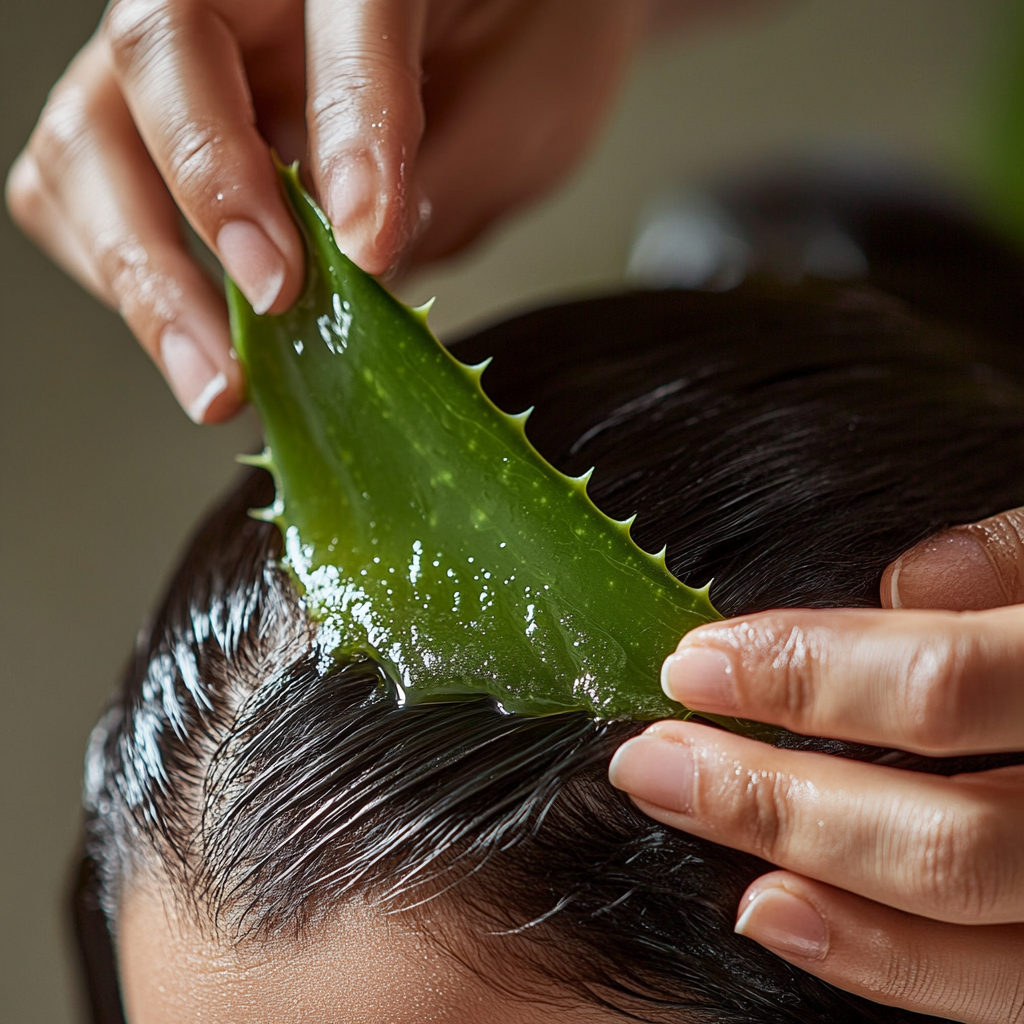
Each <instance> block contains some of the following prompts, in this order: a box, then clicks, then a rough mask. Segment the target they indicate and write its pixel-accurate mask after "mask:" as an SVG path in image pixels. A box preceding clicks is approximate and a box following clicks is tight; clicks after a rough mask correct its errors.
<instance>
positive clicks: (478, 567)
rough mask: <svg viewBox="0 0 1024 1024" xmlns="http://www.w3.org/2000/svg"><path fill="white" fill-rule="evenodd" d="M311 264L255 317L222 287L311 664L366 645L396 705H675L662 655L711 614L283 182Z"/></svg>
mask: <svg viewBox="0 0 1024 1024" xmlns="http://www.w3.org/2000/svg"><path fill="white" fill-rule="evenodd" d="M282 177H283V181H284V186H285V189H286V191H287V194H288V197H289V199H290V200H291V202H292V203H293V205H294V207H295V211H296V214H297V216H298V220H299V223H300V225H301V227H302V229H303V232H304V234H305V236H306V241H307V245H308V252H307V281H306V286H305V290H304V292H303V294H302V296H301V298H300V299H299V300H298V302H296V304H295V305H294V306H293V307H292V308H291V309H290V310H288V311H287V312H286V313H283V314H281V315H276V316H271V315H265V316H258V315H257V314H256V313H255V312H254V311H253V310H252V308H251V307H250V306H249V304H248V303H247V302H246V300H245V298H244V297H243V296H242V295H241V293H240V292H239V291H238V289H237V288H235V287H234V285H233V284H232V283H231V282H229V283H228V300H229V306H230V311H231V322H232V331H233V335H234V343H235V348H236V350H237V352H238V356H239V358H240V360H241V362H242V365H243V367H244V369H245V373H246V376H247V379H248V383H249V389H250V396H251V399H252V401H253V402H254V404H255V405H256V408H257V410H258V411H259V414H260V417H261V419H262V421H263V428H264V431H265V437H266V442H267V448H266V451H265V452H264V453H263V455H262V456H258V457H256V458H254V459H250V460H248V461H251V462H253V463H255V464H257V465H261V466H265V467H266V468H267V469H269V470H270V471H271V472H272V473H273V475H274V478H275V480H276V483H277V497H276V500H275V503H274V505H273V506H272V507H271V508H268V509H264V510H262V511H260V512H259V513H256V514H258V515H260V516H262V517H263V518H266V519H268V520H271V521H273V522H275V523H277V525H278V526H279V527H280V529H281V531H282V533H283V535H284V538H285V561H286V564H287V566H288V568H289V570H290V571H291V572H292V573H293V575H294V578H295V581H296V583H297V584H298V587H299V589H300V592H301V594H302V595H303V599H304V601H305V605H306V609H307V613H308V614H309V615H310V616H312V617H313V618H314V619H315V620H317V621H318V622H319V623H320V634H319V635H320V644H321V648H322V651H323V658H322V667H323V668H324V669H325V670H327V669H328V668H329V667H330V666H331V665H332V664H334V663H335V660H336V659H337V658H339V657H344V658H352V657H360V656H366V657H370V658H373V659H374V660H376V661H377V662H379V663H380V665H381V666H382V667H383V669H384V671H385V673H386V674H387V675H388V676H389V678H390V680H391V682H392V684H393V685H394V686H395V687H396V690H397V692H398V694H399V697H400V699H402V700H404V701H406V702H408V703H416V702H422V701H437V700H448V699H454V698H458V697H460V696H463V695H471V694H489V695H490V696H491V697H493V698H494V699H495V701H497V702H498V704H499V705H500V706H501V707H502V708H503V709H505V710H506V711H508V712H515V713H523V714H531V715H546V714H552V713H556V712H562V711H569V710H579V709H582V710H585V711H587V712H589V713H590V714H591V715H593V716H595V717H597V718H603V719H618V718H636V719H653V718H662V717H666V716H672V715H679V714H683V713H685V712H684V709H683V708H682V707H681V706H680V705H679V704H676V703H675V702H673V701H671V700H670V699H669V698H668V697H666V696H665V695H664V693H663V692H662V690H661V687H660V685H659V681H658V676H659V669H660V664H661V661H662V659H663V658H664V657H665V656H666V655H667V654H668V653H669V652H670V651H671V650H672V649H673V648H674V647H675V645H676V643H677V641H678V639H679V636H680V635H681V634H682V633H684V632H686V631H687V630H689V629H692V628H693V627H694V626H697V625H700V624H701V623H704V622H709V621H712V620H715V619H718V618H720V616H719V615H718V613H717V612H716V611H715V610H714V608H713V607H712V606H711V603H710V601H709V600H708V596H707V592H706V588H705V589H704V590H694V589H691V588H690V587H687V586H685V585H684V584H683V583H681V582H680V581H679V580H677V579H676V578H675V577H674V576H673V575H672V574H671V573H670V572H669V571H668V569H667V568H666V566H665V560H664V552H662V553H661V554H659V555H657V556H653V555H650V554H648V553H646V552H645V551H642V550H641V549H640V548H639V547H637V545H636V544H635V543H634V542H633V540H632V538H631V537H630V533H629V526H630V522H631V521H625V522H616V521H615V520H612V519H610V518H609V517H607V516H606V515H604V513H602V512H601V511H599V510H598V509H597V508H596V506H595V505H594V504H593V503H592V502H591V501H590V499H589V498H588V497H587V479H588V477H589V474H586V475H585V476H583V477H580V478H578V479H572V478H569V477H567V476H564V475H563V474H561V473H559V472H558V471H557V470H556V469H554V468H553V467H552V466H550V465H549V464H548V463H547V462H545V461H544V460H543V459H542V458H541V457H540V455H539V454H538V453H537V452H536V450H535V449H534V448H533V447H532V445H531V444H530V443H529V441H528V440H527V439H526V435H525V433H524V425H525V422H526V418H527V415H528V413H523V414H521V415H519V416H509V415H506V414H505V413H503V412H501V411H500V410H499V409H498V408H497V407H496V406H495V405H494V404H493V403H492V402H491V401H490V399H488V398H487V396H486V394H485V393H484V391H483V390H482V388H481V383H480V378H481V375H482V374H483V372H484V369H485V367H486V364H481V365H479V366H466V365H464V364H462V363H460V362H458V360H456V359H455V358H454V357H453V356H452V355H450V354H449V353H448V352H447V351H446V350H445V349H444V347H443V346H442V345H441V344H440V343H439V342H438V341H437V339H436V338H434V336H433V335H432V334H431V332H430V330H429V329H428V327H427V314H426V309H410V308H408V307H407V306H404V305H403V304H402V303H400V302H398V301H397V300H396V299H395V298H393V297H392V296H391V295H390V294H388V292H387V291H386V290H385V289H384V288H383V287H382V286H381V285H380V284H379V283H378V282H377V281H376V280H374V279H373V278H372V277H370V276H369V275H367V274H365V273H363V272H362V271H361V270H359V268H358V267H356V266H355V265H354V264H353V263H352V262H351V261H350V260H349V259H347V258H346V257H345V256H344V255H343V254H342V253H341V252H340V251H339V249H338V248H337V246H336V244H335V242H334V237H333V235H332V233H331V229H330V226H329V224H328V222H327V220H326V218H325V217H324V216H323V214H322V213H321V212H320V210H319V209H318V208H317V207H316V205H315V204H314V202H313V200H312V199H311V198H310V197H309V195H307V194H306V193H305V192H304V191H303V189H302V187H301V185H300V184H299V181H298V175H297V172H296V170H295V168H294V167H293V168H290V169H284V170H283V171H282Z"/></svg>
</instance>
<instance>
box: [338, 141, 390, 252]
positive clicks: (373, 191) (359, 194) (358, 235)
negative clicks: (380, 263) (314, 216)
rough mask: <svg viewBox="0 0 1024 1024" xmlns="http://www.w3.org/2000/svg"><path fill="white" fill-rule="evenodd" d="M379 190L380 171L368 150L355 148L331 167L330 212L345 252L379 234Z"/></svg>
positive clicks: (341, 247) (339, 244)
mask: <svg viewBox="0 0 1024 1024" xmlns="http://www.w3.org/2000/svg"><path fill="white" fill-rule="evenodd" d="M379 193H380V172H379V169H378V167H377V162H376V160H374V159H373V157H372V156H371V155H370V153H369V152H367V150H365V149H355V150H352V151H350V152H348V153H344V154H342V156H340V157H339V158H338V160H337V162H336V163H335V164H334V166H333V168H332V169H331V177H330V184H329V186H328V191H327V215H328V217H329V218H330V221H331V224H332V226H333V227H334V237H335V240H336V241H337V243H338V248H339V249H341V250H342V252H346V253H347V251H348V250H350V249H353V248H356V247H359V246H360V245H362V244H365V242H367V241H372V238H373V237H375V236H376V234H377V202H378V197H379ZM367 236H370V237H367Z"/></svg>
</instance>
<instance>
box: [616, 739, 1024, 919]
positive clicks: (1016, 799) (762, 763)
mask: <svg viewBox="0 0 1024 1024" xmlns="http://www.w3.org/2000/svg"><path fill="white" fill-rule="evenodd" d="M609 774H610V778H611V781H612V784H613V785H615V786H616V787H617V788H619V789H622V790H624V791H625V792H627V793H629V794H630V796H632V797H633V799H634V800H635V801H636V803H637V804H638V806H639V807H640V808H641V810H643V811H644V812H646V813H647V814H650V815H651V816H652V817H654V818H656V819H657V820H658V821H662V822H665V823H666V824H668V825H672V826H673V827H676V828H680V829H684V830H685V831H687V832H691V833H693V834H695V835H699V836H703V837H704V838H706V839H711V840H713V841H714V842H718V843H722V844H724V845H726V846H731V847H734V848H736V849H740V850H745V851H747V852H748V853H752V854H754V855H756V856H758V857H762V858H763V859H764V860H767V861H769V862H771V863H772V864H776V865H778V866H780V867H784V868H788V869H789V870H791V871H796V872H798V873H799V874H802V875H807V876H809V877H811V878H816V879H818V880H819V881H822V882H827V883H829V884H831V885H835V886H838V887H840V888H842V889H847V890H850V891H852V892H855V893H858V894H859V895H861V896H865V897H867V898H869V899H873V900H876V901H878V902H880V903H884V904H886V905H888V906H891V907H896V908H898V909H900V910H906V911H908V912H910V913H914V914H920V915H922V916H925V917H930V918H933V919H935V920H941V921H949V922H952V923H959V924H1002V923H1008V922H1016V921H1024V834H1022V833H1024V823H1022V820H1021V816H1020V807H1021V806H1022V801H1024V768H1022V767H1014V768H1004V769H998V770H996V771H991V772H981V773H978V774H975V775H961V776H955V777H953V778H941V777H937V776H931V775H924V774H920V773H917V772H908V771H903V770H900V769H897V768H888V767H882V766H878V765H870V764H863V763H860V762H855V761H848V760H845V759H841V758H837V757H830V756H828V755H825V754H816V753H807V752H798V751H792V750H780V749H777V748H775V747H771V746H769V745H767V744H764V743H759V742H757V741H755V740H750V739H746V738H745V737H742V736H735V735H732V734H729V733H726V732H723V731H721V730H719V729H712V728H710V727H708V726H701V725H697V724H695V723H689V722H678V721H668V722H659V723H657V724H655V725H654V726H652V727H651V728H650V729H648V730H647V731H646V732H645V733H643V734H642V735H640V736H638V737H636V738H634V739H632V740H630V741H628V742H627V743H625V744H623V746H622V747H621V748H620V749H619V751H618V752H617V753H616V755H615V758H614V759H613V761H612V764H611V767H610V769H609Z"/></svg>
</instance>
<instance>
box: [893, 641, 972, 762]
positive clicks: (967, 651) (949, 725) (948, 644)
mask: <svg viewBox="0 0 1024 1024" xmlns="http://www.w3.org/2000/svg"><path fill="white" fill-rule="evenodd" d="M982 659H983V652H982V650H981V646H980V642H979V640H978V639H977V638H976V637H974V636H971V635H970V634H967V633H964V634H963V635H960V636H947V637H941V638H936V639H935V640H934V641H933V642H932V643H930V644H929V645H928V646H927V647H919V648H917V649H916V650H914V651H913V653H912V655H911V657H910V660H909V662H908V664H907V667H906V673H905V676H904V691H905V695H906V700H905V703H906V709H907V715H906V719H905V729H904V731H905V735H906V739H907V743H908V745H910V746H911V749H914V750H918V751H921V752H923V753H927V754H943V753H947V752H955V751H956V750H957V748H958V744H959V743H961V742H962V739H963V723H964V721H966V720H968V719H969V718H970V711H971V707H970V705H971V694H970V693H969V687H968V686H967V685H966V683H967V681H968V680H969V679H971V678H972V677H973V676H974V675H975V674H976V671H977V669H978V667H979V663H980V662H981V661H982Z"/></svg>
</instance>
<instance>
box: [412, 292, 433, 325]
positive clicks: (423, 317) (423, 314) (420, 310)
mask: <svg viewBox="0 0 1024 1024" xmlns="http://www.w3.org/2000/svg"><path fill="white" fill-rule="evenodd" d="M436 301H437V296H436V295H434V296H432V297H431V298H429V299H427V301H426V302H424V303H421V304H420V305H419V306H407V307H406V309H408V310H409V312H410V313H412V315H413V316H414V317H416V319H417V320H419V321H420V323H422V324H423V326H424V327H426V325H427V317H428V316H429V315H430V310H431V309H432V307H433V305H434V303H435V302H436Z"/></svg>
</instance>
